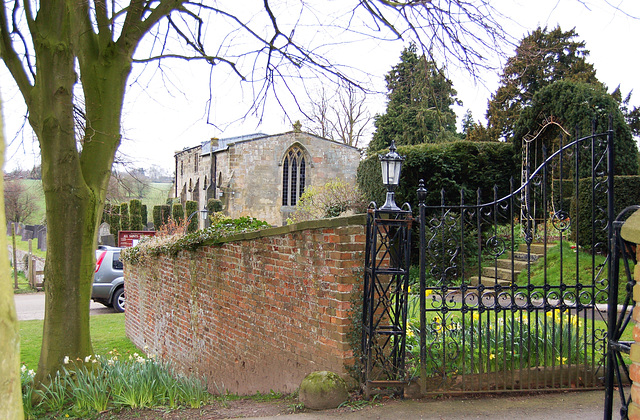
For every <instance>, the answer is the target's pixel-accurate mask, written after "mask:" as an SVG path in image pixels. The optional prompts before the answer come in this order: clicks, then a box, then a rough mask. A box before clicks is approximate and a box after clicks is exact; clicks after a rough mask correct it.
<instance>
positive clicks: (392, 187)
mask: <svg viewBox="0 0 640 420" xmlns="http://www.w3.org/2000/svg"><path fill="white" fill-rule="evenodd" d="M379 158H380V164H381V165H382V183H383V184H384V186H385V187H386V188H387V199H386V201H385V203H384V205H383V206H382V207H380V210H382V211H390V212H393V211H401V210H400V207H398V206H397V205H396V201H395V191H396V188H397V187H398V183H400V170H401V169H402V161H403V160H404V156H400V155H399V154H398V153H397V152H396V142H395V140H393V141H392V142H391V146H389V153H387V154H386V155H381V156H379Z"/></svg>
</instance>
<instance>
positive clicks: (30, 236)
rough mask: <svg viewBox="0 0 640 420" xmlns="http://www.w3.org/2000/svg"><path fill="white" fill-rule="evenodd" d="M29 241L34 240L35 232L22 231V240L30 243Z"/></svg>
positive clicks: (29, 230)
mask: <svg viewBox="0 0 640 420" xmlns="http://www.w3.org/2000/svg"><path fill="white" fill-rule="evenodd" d="M29 239H33V230H31V229H27V228H25V229H24V230H23V231H22V240H23V241H28V240H29Z"/></svg>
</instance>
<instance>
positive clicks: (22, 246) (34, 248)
mask: <svg viewBox="0 0 640 420" xmlns="http://www.w3.org/2000/svg"><path fill="white" fill-rule="evenodd" d="M37 242H38V241H36V240H35V239H34V240H33V241H31V253H32V254H33V255H35V256H36V257H40V258H46V257H47V253H46V252H45V251H40V250H39V249H38V243H37ZM7 245H9V246H13V237H12V236H11V235H7ZM16 249H19V250H20V251H25V252H28V251H29V241H23V240H22V238H21V237H20V236H19V235H16ZM11 258H13V256H12V257H11Z"/></svg>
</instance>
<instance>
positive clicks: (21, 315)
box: [13, 292, 115, 321]
mask: <svg viewBox="0 0 640 420" xmlns="http://www.w3.org/2000/svg"><path fill="white" fill-rule="evenodd" d="M13 301H14V302H15V304H16V312H17V313H18V321H26V320H30V319H44V292H39V293H20V294H16V295H13ZM112 313H115V311H114V310H113V308H107V307H106V306H104V305H102V304H100V303H96V302H94V301H91V304H90V305H89V314H91V315H104V314H112Z"/></svg>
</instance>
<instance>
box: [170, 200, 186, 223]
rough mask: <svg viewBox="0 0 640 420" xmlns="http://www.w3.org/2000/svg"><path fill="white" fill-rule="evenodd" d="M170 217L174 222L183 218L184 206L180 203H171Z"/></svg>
mask: <svg viewBox="0 0 640 420" xmlns="http://www.w3.org/2000/svg"><path fill="white" fill-rule="evenodd" d="M171 218H172V219H173V220H175V221H176V222H178V221H181V220H184V207H182V204H180V203H174V204H173V207H171Z"/></svg>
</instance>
